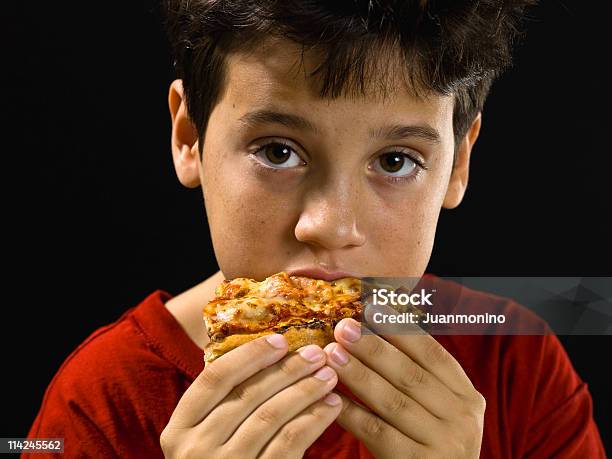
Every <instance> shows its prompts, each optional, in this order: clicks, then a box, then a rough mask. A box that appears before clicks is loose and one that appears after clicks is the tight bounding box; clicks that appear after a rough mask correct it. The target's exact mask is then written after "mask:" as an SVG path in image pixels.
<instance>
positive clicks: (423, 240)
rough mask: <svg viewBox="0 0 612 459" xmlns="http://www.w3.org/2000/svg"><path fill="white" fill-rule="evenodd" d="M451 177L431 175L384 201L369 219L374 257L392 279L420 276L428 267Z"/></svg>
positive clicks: (370, 239) (368, 230) (381, 201)
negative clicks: (447, 184) (448, 181)
mask: <svg viewBox="0 0 612 459" xmlns="http://www.w3.org/2000/svg"><path fill="white" fill-rule="evenodd" d="M447 180H448V177H447V176H445V175H439V176H436V175H434V174H431V173H430V175H429V176H428V177H427V178H426V179H425V180H423V181H422V182H421V183H419V184H418V186H413V187H411V188H410V189H409V190H407V191H406V192H404V193H402V194H401V195H398V196H396V197H394V198H393V199H386V200H382V199H380V200H379V201H378V203H377V204H376V205H375V206H373V207H371V208H372V209H375V212H374V213H370V217H371V218H369V219H368V228H367V232H368V239H369V241H370V244H369V246H370V247H371V251H370V252H371V254H370V255H369V257H370V258H372V257H374V258H375V259H376V260H377V264H378V265H379V269H377V271H382V272H386V273H387V274H386V275H388V276H405V277H419V276H421V275H422V274H423V273H424V272H425V269H426V268H427V264H428V263H429V258H430V256H431V251H432V248H433V244H434V239H435V233H436V226H437V223H438V218H439V215H440V209H441V206H442V202H443V200H444V194H445V192H446V186H445V183H446V181H447Z"/></svg>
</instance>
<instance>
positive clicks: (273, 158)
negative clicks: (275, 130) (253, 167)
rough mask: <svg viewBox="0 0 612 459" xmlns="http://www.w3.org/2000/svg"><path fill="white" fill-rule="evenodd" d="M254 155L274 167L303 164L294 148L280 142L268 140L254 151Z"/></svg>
mask: <svg viewBox="0 0 612 459" xmlns="http://www.w3.org/2000/svg"><path fill="white" fill-rule="evenodd" d="M255 157H256V158H257V159H258V160H259V161H260V162H262V163H264V164H265V165H266V166H269V167H273V168H275V169H288V168H291V167H296V166H300V165H303V164H304V161H302V158H300V156H299V155H298V154H297V153H296V152H295V149H294V148H292V147H291V146H289V145H286V144H284V143H280V142H270V143H268V144H266V145H263V146H262V147H261V148H260V149H259V150H258V151H257V152H256V153H255Z"/></svg>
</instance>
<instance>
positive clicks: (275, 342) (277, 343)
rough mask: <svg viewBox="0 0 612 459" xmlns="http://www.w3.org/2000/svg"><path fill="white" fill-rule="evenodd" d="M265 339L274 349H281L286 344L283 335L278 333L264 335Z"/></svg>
mask: <svg viewBox="0 0 612 459" xmlns="http://www.w3.org/2000/svg"><path fill="white" fill-rule="evenodd" d="M266 341H267V342H268V343H269V344H270V346H272V347H274V348H276V349H283V348H285V347H286V346H287V340H286V339H285V337H284V336H283V335H279V334H274V335H269V336H266Z"/></svg>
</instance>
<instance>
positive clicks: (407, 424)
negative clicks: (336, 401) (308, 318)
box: [325, 343, 440, 444]
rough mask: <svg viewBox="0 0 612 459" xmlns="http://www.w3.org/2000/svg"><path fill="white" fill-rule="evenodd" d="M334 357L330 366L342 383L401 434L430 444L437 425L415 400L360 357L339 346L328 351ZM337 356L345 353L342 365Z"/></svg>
mask: <svg viewBox="0 0 612 459" xmlns="http://www.w3.org/2000/svg"><path fill="white" fill-rule="evenodd" d="M325 350H326V352H329V354H328V355H330V360H331V362H329V366H331V367H332V368H333V369H334V370H336V372H337V373H338V377H339V379H340V381H342V382H343V383H344V385H345V386H347V387H348V388H349V390H350V391H351V392H352V393H353V394H355V395H356V396H357V397H358V398H359V399H360V400H361V401H362V402H363V403H364V404H365V405H366V406H368V407H369V408H370V409H371V410H372V411H374V412H375V413H376V414H378V416H380V417H381V418H382V419H384V420H385V421H386V422H387V423H389V424H390V425H392V426H394V427H395V428H396V429H397V430H399V431H401V432H402V433H404V434H405V435H408V436H409V437H411V438H413V439H414V440H416V441H418V442H419V443H423V444H430V443H432V442H433V440H434V438H433V437H432V436H433V432H434V431H435V427H436V424H437V423H438V422H440V421H439V420H437V419H436V418H435V417H434V416H433V414H431V413H430V412H429V411H427V410H426V409H425V408H423V406H421V405H420V404H419V403H418V402H416V401H415V400H414V399H412V398H411V397H409V396H407V395H406V394H403V393H402V392H400V391H399V390H397V389H396V388H395V387H394V386H393V385H392V384H391V383H389V382H388V381H387V380H386V379H384V378H383V377H382V376H381V375H379V374H378V373H376V372H374V371H373V370H372V369H370V368H368V367H367V366H366V365H364V364H363V363H362V362H360V361H359V360H358V359H357V358H356V357H354V356H351V355H349V354H348V353H347V352H346V351H345V350H343V349H342V346H341V345H340V344H338V343H332V344H328V345H327V346H326V347H325ZM334 352H336V353H337V352H343V353H344V356H345V357H346V359H345V360H344V362H345V363H344V364H343V365H338V364H337V363H335V362H334V359H333V358H331V355H333V353H334Z"/></svg>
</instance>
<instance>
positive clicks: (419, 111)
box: [170, 41, 479, 280]
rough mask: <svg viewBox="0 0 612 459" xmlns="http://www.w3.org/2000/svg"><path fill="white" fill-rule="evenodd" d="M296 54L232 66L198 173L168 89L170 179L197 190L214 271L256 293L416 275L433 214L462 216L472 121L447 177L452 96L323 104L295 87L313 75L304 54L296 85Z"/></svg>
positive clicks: (282, 49)
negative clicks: (298, 283)
mask: <svg viewBox="0 0 612 459" xmlns="http://www.w3.org/2000/svg"><path fill="white" fill-rule="evenodd" d="M300 53H301V48H300V47H298V46H296V45H293V44H291V43H290V42H286V41H276V42H272V41H270V42H267V43H266V44H264V45H262V46H261V47H260V48H258V50H257V51H256V52H254V53H251V54H248V55H247V54H233V55H231V56H230V58H229V60H228V70H229V71H228V83H227V90H226V92H225V93H224V95H223V97H222V100H221V101H220V103H219V104H218V105H216V106H215V108H214V110H213V111H212V114H211V116H210V120H209V123H208V127H207V130H206V134H205V141H204V145H203V161H202V163H200V162H199V161H198V152H197V144H195V143H194V142H193V139H194V133H193V132H191V133H188V134H185V130H186V129H185V128H184V125H185V124H186V123H187V122H186V121H185V120H183V121H181V117H183V118H186V117H187V115H186V111H185V109H184V104H183V103H182V99H181V98H182V92H181V90H180V82H179V83H177V82H175V83H174V84H173V87H174V89H172V88H171V93H170V106H171V111H172V112H173V114H172V116H173V124H174V126H173V142H172V143H173V150H174V160H175V165H176V168H177V174H178V176H179V179H180V180H181V182H182V183H184V184H186V185H188V186H195V185H198V184H201V185H202V188H203V192H204V198H205V206H206V213H207V216H208V222H209V225H210V231H211V236H212V241H213V246H214V250H215V254H216V257H217V261H218V263H219V266H220V269H221V271H222V272H223V274H224V275H225V277H226V278H234V277H243V276H244V277H252V278H255V279H259V280H261V279H263V278H265V277H266V276H269V275H271V274H273V273H275V272H279V271H290V272H291V271H293V270H296V269H300V268H307V269H312V268H320V269H323V270H324V271H328V272H331V274H328V275H325V274H324V273H316V271H315V272H313V273H312V275H313V277H317V276H316V274H318V277H323V278H325V277H327V278H334V277H343V276H344V275H356V276H414V277H417V276H420V275H422V274H423V272H424V270H425V268H426V266H427V263H428V261H429V257H430V254H431V250H432V246H433V241H434V235H435V230H436V224H437V221H438V215H439V213H440V209H441V207H443V205H444V206H446V207H454V206H456V205H458V204H459V202H460V201H461V198H462V195H463V192H464V190H465V186H466V183H467V169H468V164H469V153H470V149H471V146H472V144H473V142H474V141H475V139H476V137H477V134H478V127H479V117H478V119H477V121H476V122H475V124H478V126H476V125H473V126H472V129H471V130H470V133H469V134H468V135H467V136H466V139H465V141H464V142H462V143H461V144H460V145H459V149H458V154H459V156H458V159H457V165H456V168H455V173H453V174H451V172H452V171H451V169H452V162H453V153H454V137H453V125H452V117H453V98H452V97H451V96H431V97H429V98H428V99H422V100H419V99H417V98H415V97H414V96H412V95H411V94H409V93H408V91H405V90H400V89H399V87H400V86H398V90H397V91H396V92H395V93H394V94H393V95H392V96H391V97H389V98H388V99H386V100H382V99H380V98H375V97H372V98H370V97H369V96H368V98H363V99H352V100H349V99H348V98H343V97H342V98H338V99H336V100H333V101H330V100H327V99H321V98H319V97H318V86H317V82H316V81H315V80H314V79H307V77H306V76H305V74H306V73H308V72H309V71H311V70H312V69H313V68H314V66H316V65H317V63H318V61H317V60H316V58H314V57H313V56H309V54H308V53H306V54H305V55H304V67H305V70H306V71H304V68H299V59H300ZM173 91H174V92H173ZM173 107H174V108H173ZM264 110H265V111H267V112H277V113H282V114H286V115H291V116H293V117H300V118H303V119H304V120H306V121H307V122H308V123H309V124H310V125H311V128H312V129H311V128H309V127H306V126H305V125H300V124H299V123H293V124H291V123H284V124H283V123H281V122H278V121H279V120H280V119H281V117H279V116H277V117H274V116H259V117H257V116H255V115H253V114H254V113H257V112H259V111H264ZM274 119H276V120H277V122H274ZM302 124H303V123H302ZM395 125H398V126H407V127H408V128H407V129H404V130H403V131H402V130H400V131H399V132H397V133H398V134H403V136H399V137H392V136H391V137H390V136H388V134H389V133H386V132H385V131H386V128H387V127H389V126H395ZM181 126H183V127H181ZM187 130H188V129H187ZM377 134H380V135H379V136H377ZM271 142H273V143H272V144H271V145H269V146H267V147H266V144H269V143H271ZM274 142H276V143H274ZM279 143H280V145H279ZM422 165H424V166H425V167H426V169H425V168H423V167H422ZM449 184H450V186H449Z"/></svg>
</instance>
